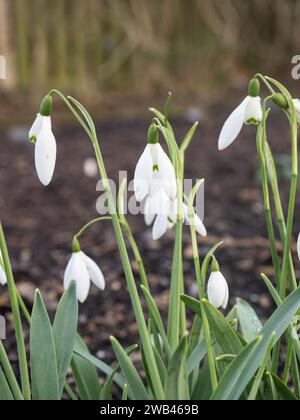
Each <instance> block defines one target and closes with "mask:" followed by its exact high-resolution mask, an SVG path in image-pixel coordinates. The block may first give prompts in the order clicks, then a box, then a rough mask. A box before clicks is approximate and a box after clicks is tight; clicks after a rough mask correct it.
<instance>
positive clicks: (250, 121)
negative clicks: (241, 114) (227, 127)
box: [246, 118, 259, 125]
mask: <svg viewBox="0 0 300 420" xmlns="http://www.w3.org/2000/svg"><path fill="white" fill-rule="evenodd" d="M246 124H248V125H251V124H254V125H258V124H259V121H258V120H257V119H256V118H249V119H248V120H247V121H246Z"/></svg>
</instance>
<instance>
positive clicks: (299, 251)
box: [297, 234, 300, 260]
mask: <svg viewBox="0 0 300 420" xmlns="http://www.w3.org/2000/svg"><path fill="white" fill-rule="evenodd" d="M297 251H298V258H299V260H300V234H299V236H298V241H297Z"/></svg>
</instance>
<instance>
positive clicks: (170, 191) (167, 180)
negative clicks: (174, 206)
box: [156, 144, 177, 200]
mask: <svg viewBox="0 0 300 420" xmlns="http://www.w3.org/2000/svg"><path fill="white" fill-rule="evenodd" d="M156 146H157V165H158V177H159V180H160V182H161V186H162V187H163V188H164V190H165V193H166V194H167V196H168V197H169V198H170V199H171V200H174V199H175V198H176V195H177V181H176V174H175V169H174V166H173V164H172V162H171V160H170V159H169V157H168V155H167V154H166V153H165V151H164V150H163V148H162V147H161V145H160V144H157V145H156Z"/></svg>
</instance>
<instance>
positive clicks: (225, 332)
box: [187, 298, 243, 354]
mask: <svg viewBox="0 0 300 420" xmlns="http://www.w3.org/2000/svg"><path fill="white" fill-rule="evenodd" d="M188 302H189V303H190V304H193V305H192V306H191V305H190V304H188V303H187V305H188V306H189V307H190V308H191V309H192V310H194V309H197V311H201V303H200V302H199V301H195V299H194V300H193V301H192V300H191V298H189V299H188ZM196 302H197V303H196ZM203 307H204V310H205V312H206V315H207V318H208V321H209V325H210V328H211V331H212V333H213V334H214V336H215V338H216V340H217V342H218V344H219V345H220V347H221V348H222V350H223V352H224V353H229V354H239V353H240V352H241V351H242V350H243V344H242V343H241V341H240V339H239V336H238V334H237V332H236V331H235V329H234V328H233V327H232V326H231V325H230V324H229V322H228V320H227V319H226V318H225V317H224V316H223V315H222V314H221V313H220V312H219V311H218V310H217V309H216V308H214V307H213V306H212V305H211V304H210V303H209V302H208V301H206V300H203ZM193 308H194V309H193Z"/></svg>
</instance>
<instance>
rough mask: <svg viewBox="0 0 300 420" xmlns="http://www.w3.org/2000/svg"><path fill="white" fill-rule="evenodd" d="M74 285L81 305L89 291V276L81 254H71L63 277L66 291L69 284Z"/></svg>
mask: <svg viewBox="0 0 300 420" xmlns="http://www.w3.org/2000/svg"><path fill="white" fill-rule="evenodd" d="M72 281H75V283H76V294H77V299H78V300H79V302H81V303H83V302H84V301H85V300H86V298H87V296H88V294H89V290H90V276H89V272H88V269H87V267H86V264H85V261H84V259H83V258H82V257H81V253H80V252H77V253H73V254H72V257H71V259H70V261H69V263H68V265H67V268H66V270H65V275H64V288H65V289H68V287H69V286H70V284H71V282H72Z"/></svg>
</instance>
